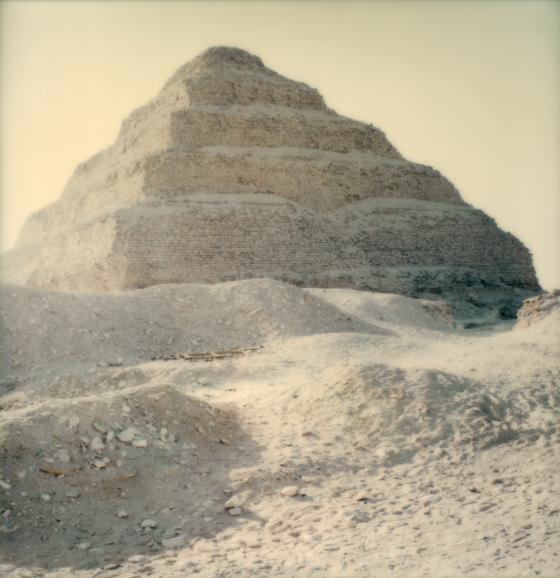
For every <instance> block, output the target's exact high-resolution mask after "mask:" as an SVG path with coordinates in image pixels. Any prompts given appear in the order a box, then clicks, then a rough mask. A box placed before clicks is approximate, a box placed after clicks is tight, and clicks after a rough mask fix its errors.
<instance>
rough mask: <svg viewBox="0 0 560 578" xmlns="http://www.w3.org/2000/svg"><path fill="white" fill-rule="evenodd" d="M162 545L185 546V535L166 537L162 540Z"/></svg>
mask: <svg viewBox="0 0 560 578" xmlns="http://www.w3.org/2000/svg"><path fill="white" fill-rule="evenodd" d="M161 545H162V546H163V547H164V548H170V549H174V548H182V547H183V546H185V536H175V537H174V538H164V539H163V540H162V541H161Z"/></svg>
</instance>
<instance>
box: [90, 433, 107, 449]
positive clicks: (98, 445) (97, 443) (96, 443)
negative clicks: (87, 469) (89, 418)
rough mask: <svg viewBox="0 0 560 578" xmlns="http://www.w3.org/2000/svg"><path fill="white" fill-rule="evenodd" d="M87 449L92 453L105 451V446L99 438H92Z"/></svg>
mask: <svg viewBox="0 0 560 578" xmlns="http://www.w3.org/2000/svg"><path fill="white" fill-rule="evenodd" d="M89 449H90V450H92V451H100V450H103V449H105V444H104V443H103V440H102V439H101V437H100V436H93V438H92V439H91V441H90V442H89Z"/></svg>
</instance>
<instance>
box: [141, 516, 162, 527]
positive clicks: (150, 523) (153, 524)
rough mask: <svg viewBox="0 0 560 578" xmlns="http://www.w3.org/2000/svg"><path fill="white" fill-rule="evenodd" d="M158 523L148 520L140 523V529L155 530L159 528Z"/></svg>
mask: <svg viewBox="0 0 560 578" xmlns="http://www.w3.org/2000/svg"><path fill="white" fill-rule="evenodd" d="M157 525H158V524H157V522H156V521H155V520H151V519H149V518H147V519H146V520H142V521H141V522H140V527H141V528H150V529H154V528H157Z"/></svg>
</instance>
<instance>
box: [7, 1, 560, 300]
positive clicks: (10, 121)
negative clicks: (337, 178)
mask: <svg viewBox="0 0 560 578" xmlns="http://www.w3.org/2000/svg"><path fill="white" fill-rule="evenodd" d="M0 11H1V12H0V15H1V30H0V42H1V46H0V48H1V57H0V58H1V62H0V80H1V85H0V95H1V99H0V107H1V132H0V134H1V151H0V154H1V156H0V167H1V181H0V183H1V185H0V186H1V196H0V198H1V201H2V221H1V223H2V237H1V242H2V248H3V249H4V250H5V249H8V248H9V247H11V246H12V245H13V243H14V241H15V239H16V236H17V233H18V231H19V229H20V227H21V225H22V224H23V221H24V220H25V219H26V217H27V216H28V215H29V214H30V212H33V211H35V210H37V209H39V208H41V207H43V206H44V205H46V204H47V203H50V202H52V201H54V200H56V199H57V198H58V196H59V195H60V193H61V191H62V188H63V187H64V185H65V183H66V181H67V180H68V178H69V177H70V175H71V173H72V171H73V169H74V167H75V166H76V165H77V164H78V163H79V162H80V161H82V160H84V159H86V158H87V157H89V156H91V155H92V154H94V153H95V152H97V151H98V150H99V149H101V148H103V147H105V146H107V145H109V144H110V143H111V142H112V141H113V139H114V138H115V137H116V134H117V132H118V129H119V125H120V122H121V121H122V120H123V119H124V117H125V116H127V115H128V114H129V113H130V112H131V111H132V109H134V108H135V107H137V106H140V105H142V104H144V103H145V102H146V101H148V100H149V99H150V98H152V97H153V96H155V94H156V93H157V92H158V91H159V89H160V88H161V86H162V85H163V83H164V82H165V81H166V80H167V78H168V77H169V76H170V75H171V74H172V73H173V72H174V70H175V69H176V68H177V67H178V66H180V65H181V64H183V63H184V62H186V61H188V60H190V59H192V58H193V57H194V56H196V55H197V54H198V53H199V52H201V51H203V50H204V49H206V48H208V47H209V46H212V45H229V46H238V47H240V48H244V49H246V50H249V51H251V52H253V53H255V54H257V55H259V56H260V57H261V58H262V59H263V61H264V63H265V64H266V65H267V66H269V67H271V68H273V69H274V70H276V71H277V72H279V73H281V74H284V75H285V76H288V77H290V78H293V79H296V80H301V81H304V82H306V83H307V84H310V85H311V86H314V87H316V88H318V89H319V90H320V92H321V93H322V94H323V96H324V97H325V100H326V102H327V104H328V106H330V107H331V108H334V109H335V110H336V111H337V112H339V113H341V114H344V115H346V116H350V117H354V118H356V119H359V120H362V121H365V122H370V123H372V124H374V125H376V126H378V127H380V128H381V129H383V130H384V131H385V132H386V134H387V136H388V137H389V139H390V140H391V141H392V142H393V144H395V145H396V146H397V148H398V149H399V150H400V151H401V152H402V153H403V154H404V155H405V156H406V157H407V158H409V159H410V160H413V161H417V162H422V163H425V164H428V165H431V166H434V167H435V168H437V169H438V170H440V171H441V172H442V173H443V174H444V175H445V176H447V177H448V178H449V179H450V180H451V181H452V182H453V183H454V184H455V185H456V186H457V188H458V189H459V191H460V192H461V194H462V196H463V198H464V199H465V200H466V201H467V202H468V203H471V204H473V205H475V206H476V207H479V208H481V209H484V210H485V211H486V212H487V213H489V214H490V215H491V216H492V217H494V218H495V219H496V220H497V222H498V224H499V225H500V226H501V227H502V228H504V229H506V230H508V231H510V232H512V233H513V234H515V235H516V236H518V237H519V238H520V239H521V240H522V241H523V242H524V243H525V244H526V245H527V246H528V247H529V249H530V250H531V251H532V252H533V255H534V258H535V264H536V268H537V274H538V276H539V279H540V280H541V283H542V284H543V286H544V287H545V288H548V289H551V288H553V287H560V227H559V224H560V169H559V163H558V160H559V158H560V2H555V1H553V0H550V1H542V2H540V1H517V2H516V1H513V0H511V1H507V0H506V1H497V2H491V1H486V2H484V1H479V2H474V1H473V2H470V1H465V0H464V1H461V2H453V1H447V2H446V1H439V2H431V1H427V0H426V1H424V0H417V1H412V2H404V1H400V2H395V1H389V2H374V1H371V2H367V1H363V2H354V1H351V0H346V1H344V2H320V1H316V2H265V1H254V2H231V1H229V2H163V1H159V2H140V1H126V2H116V1H109V2H100V1H92V2H86V1H79V2H70V1H67V2H52V1H40V2H25V1H22V0H14V1H9V0H8V1H6V0H4V1H2V2H1V3H0Z"/></svg>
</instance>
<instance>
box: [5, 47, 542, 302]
mask: <svg viewBox="0 0 560 578" xmlns="http://www.w3.org/2000/svg"><path fill="white" fill-rule="evenodd" d="M2 269H3V278H4V280H7V281H9V282H13V283H18V284H26V285H32V286H36V287H44V288H51V289H58V290H65V291H86V292H102V291H122V290H130V289H138V288H143V287H147V286H150V285H154V284H159V283H184V282H197V283H198V282H203V283H207V282H210V283H213V282H220V281H227V280H234V279H245V278H255V277H271V278H274V279H279V280H284V281H288V282H291V283H296V284H298V285H303V286H310V287H350V288H357V289H373V290H380V291H388V292H396V293H403V294H407V295H413V296H420V295H422V296H426V295H450V296H451V297H452V298H454V297H457V296H459V297H460V298H461V299H463V298H464V297H465V295H466V293H465V292H466V291H467V292H470V293H469V295H470V298H471V300H472V301H473V303H474V302H475V301H476V299H478V298H480V295H482V294H483V293H484V295H487V294H488V292H489V291H494V292H498V293H499V294H500V295H505V294H508V295H513V294H516V295H517V293H520V292H521V293H526V292H534V291H536V290H538V289H539V286H538V282H537V279H536V276H535V271H534V268H533V265H532V260H531V256H530V254H529V252H528V250H527V249H526V248H525V247H524V246H523V244H522V243H521V242H519V241H518V240H517V239H516V238H515V237H513V236H512V235H511V234H508V233H506V232H504V231H502V230H500V229H499V228H498V227H497V226H496V224H495V222H494V221H493V220H492V219H491V218H490V217H489V216H487V215H486V214H485V213H483V212H482V211H480V210H477V209H475V208H473V207H471V206H470V205H468V204H466V203H465V202H464V201H463V200H462V198H461V196H460V194H459V193H458V191H457V190H456V188H455V187H454V186H453V185H452V184H451V183H450V182H449V181H448V180H447V179H446V178H444V177H443V176H442V175H441V174H440V173H439V172H438V171H437V170H435V169H433V168H431V167H428V166H424V165H420V164H417V163H413V162H410V161H407V160H406V159H404V158H403V157H402V155H401V154H399V152H398V151H397V150H396V149H395V147H394V146H393V145H392V144H391V143H390V142H389V141H388V140H387V137H386V136H385V134H384V133H383V132H382V131H380V130H379V129H377V128H375V127H373V126H371V125H368V124H364V123H362V122H358V121H356V120H352V119H349V118H346V117H343V116H340V115H338V114H337V113H336V112H334V111H333V110H331V109H329V108H328V107H327V106H326V105H325V102H324V100H323V98H322V96H321V95H320V94H319V93H318V91H317V90H315V89H313V88H311V87H309V86H307V85H306V84H303V83H301V82H295V81H293V80H290V79H288V78H285V77H283V76H281V75H279V74H277V73H276V72H274V71H273V70H270V69H269V68H267V67H266V66H264V65H263V63H262V61H261V60H260V58H258V57H257V56H254V55H252V54H249V53H248V52H245V51H243V50H240V49H237V48H226V47H215V48H210V49H209V50H207V51H205V52H204V53H202V54H200V55H199V56H198V57H196V58H195V59H194V60H192V61H191V62H189V63H187V64H185V65H184V66H182V67H181V68H179V69H178V70H177V72H176V73H175V74H174V75H173V76H172V77H171V78H170V79H169V80H168V82H167V83H166V84H165V86H164V87H163V89H162V90H161V92H160V93H159V94H158V95H157V96H156V97H155V98H154V99H153V100H152V101H151V102H149V103H148V104H146V105H145V106H142V107H141V108H139V109H137V110H135V111H134V112H132V114H131V115H130V116H129V117H128V118H127V119H126V120H125V121H124V122H123V123H122V126H121V129H120V133H119V135H118V138H117V139H116V141H115V143H114V144H112V145H111V146H109V147H108V148H106V149H105V150H102V151H101V152H99V153H98V154H96V155H95V156H93V157H92V158H90V159H89V160H87V161H85V162H83V163H82V164H80V165H79V166H78V167H77V168H76V170H75V172H74V174H73V175H72V177H71V179H70V180H69V182H68V184H67V186H66V187H65V189H64V191H63V193H62V196H61V197H60V199H59V200H58V201H56V202H55V203H53V204H52V205H50V206H48V207H46V208H44V209H42V210H40V211H39V212H37V213H35V214H34V215H32V216H31V217H30V218H29V220H28V221H27V223H26V224H25V226H24V228H23V230H22V231H21V234H20V237H19V239H18V242H17V244H16V246H15V248H14V249H13V250H12V251H10V252H9V253H7V254H6V255H4V256H3V259H2ZM473 292H475V293H476V295H475V293H473ZM473 295H475V296H474V297H473ZM523 296H526V295H525V294H524V295H523Z"/></svg>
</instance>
